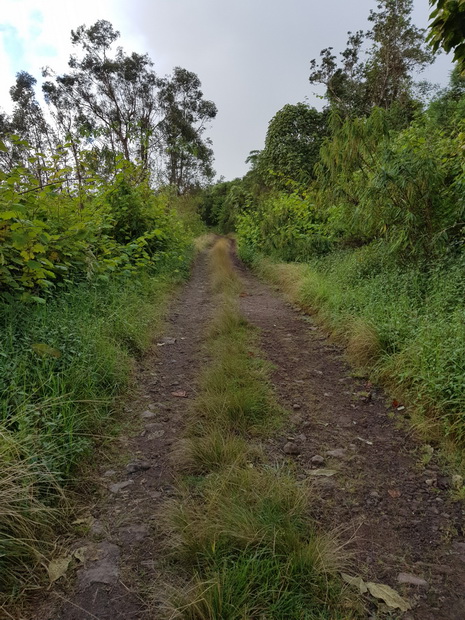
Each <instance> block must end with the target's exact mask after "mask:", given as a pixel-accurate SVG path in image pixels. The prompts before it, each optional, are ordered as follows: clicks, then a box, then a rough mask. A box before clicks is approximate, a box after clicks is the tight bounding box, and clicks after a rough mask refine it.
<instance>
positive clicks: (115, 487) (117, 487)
mask: <svg viewBox="0 0 465 620" xmlns="http://www.w3.org/2000/svg"><path fill="white" fill-rule="evenodd" d="M131 484H134V480H125V481H124V482H115V484H110V486H109V487H108V488H109V489H110V491H111V492H112V493H119V492H120V491H122V490H123V489H125V488H126V487H129V486H130V485H131Z"/></svg>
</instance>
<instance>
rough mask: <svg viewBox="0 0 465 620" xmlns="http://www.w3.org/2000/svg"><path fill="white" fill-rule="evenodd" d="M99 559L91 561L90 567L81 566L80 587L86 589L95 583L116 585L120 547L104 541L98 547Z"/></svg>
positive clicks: (79, 573) (79, 572) (78, 574)
mask: <svg viewBox="0 0 465 620" xmlns="http://www.w3.org/2000/svg"><path fill="white" fill-rule="evenodd" d="M96 554H97V556H98V557H99V559H98V560H96V561H94V562H91V563H90V566H89V567H87V566H86V567H84V568H81V569H80V570H79V571H78V573H77V576H78V581H79V587H80V588H81V589H83V590H84V589H86V588H88V587H89V586H90V585H92V584H93V583H104V584H106V585H114V584H115V583H116V582H117V581H118V577H119V568H118V562H119V556H120V549H119V547H118V546H117V545H113V544H112V543H109V542H107V541H103V542H102V543H100V544H99V545H98V546H97V547H96Z"/></svg>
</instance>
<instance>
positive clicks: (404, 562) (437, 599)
mask: <svg viewBox="0 0 465 620" xmlns="http://www.w3.org/2000/svg"><path fill="white" fill-rule="evenodd" d="M236 267H237V269H238V270H239V271H240V274H241V277H242V279H243V282H244V290H243V293H242V294H241V310H242V312H243V314H244V316H245V318H246V319H247V320H248V321H249V322H250V323H251V324H253V325H255V326H256V327H257V328H258V329H259V330H260V346H261V349H262V351H263V352H264V354H265V357H266V358H267V359H268V360H269V361H270V362H271V363H272V364H273V367H274V370H273V371H272V379H273V383H274V387H275V390H276V394H277V396H278V399H279V400H280V402H281V404H282V405H283V406H284V407H285V408H286V409H287V410H289V411H290V415H289V423H288V425H287V427H286V428H285V429H283V430H281V431H280V433H279V435H278V436H276V437H274V438H273V439H272V440H271V441H269V442H268V444H267V448H266V449H267V450H268V451H269V454H270V455H271V457H272V459H273V460H275V461H276V462H292V463H294V464H295V468H296V473H297V475H298V476H299V477H301V478H310V479H312V480H314V482H313V485H314V493H313V500H312V503H311V506H310V511H311V513H312V515H313V516H314V517H315V518H316V519H317V520H318V522H319V523H320V524H321V525H322V526H323V527H324V528H326V529H328V530H332V529H334V528H340V529H341V532H342V534H341V535H342V538H343V539H345V540H347V541H349V542H348V548H350V550H351V551H352V552H353V554H354V559H353V562H352V574H353V575H360V576H361V577H363V578H364V579H366V580H367V581H371V582H378V583H383V584H388V585H390V586H392V587H393V588H395V589H396V590H397V591H398V592H399V593H401V594H402V595H403V596H404V598H406V599H407V600H408V601H409V602H410V603H411V605H412V610H410V611H408V612H406V613H405V614H404V615H401V614H400V615H396V614H397V613H398V612H391V615H383V610H382V607H381V608H379V607H378V605H377V603H376V602H375V601H374V600H373V601H370V600H369V599H368V598H367V612H366V617H367V618H384V617H385V618H387V617H390V618H398V617H399V618H400V617H402V618H405V619H412V618H414V619H415V620H463V619H464V618H465V591H464V586H463V584H464V583H465V542H464V538H463V534H464V531H463V528H464V509H463V505H462V503H460V502H455V501H452V499H451V489H452V481H451V480H450V479H449V478H448V477H447V476H446V475H443V474H442V473H441V471H440V469H439V466H438V464H437V463H436V461H435V455H434V453H433V454H429V453H425V452H423V451H422V450H423V448H422V447H421V446H420V445H419V444H418V443H416V442H415V439H414V438H413V437H412V434H411V433H409V432H408V431H407V430H406V429H405V426H404V427H402V426H401V425H400V424H399V417H400V416H405V415H406V414H408V410H407V409H401V411H398V410H397V409H396V410H394V409H393V408H392V406H391V404H390V403H389V401H388V399H387V397H386V396H385V395H384V394H383V393H382V392H381V391H379V390H378V389H376V388H375V387H374V386H372V385H370V384H368V383H367V381H366V380H365V379H363V378H354V377H353V376H352V374H351V370H350V368H349V366H348V365H347V363H346V362H345V361H344V355H343V351H342V350H341V349H340V348H338V347H336V346H334V345H333V344H331V342H330V341H329V340H328V339H327V337H326V336H325V335H324V334H323V333H322V332H321V331H320V330H319V329H318V328H317V327H316V326H315V325H314V324H313V323H312V321H311V319H310V318H309V317H307V316H305V315H304V314H303V313H301V312H300V311H298V310H296V309H294V308H292V307H291V306H290V304H288V303H286V302H285V301H284V300H283V298H282V297H281V296H280V295H279V293H278V292H275V291H273V290H272V289H270V288H269V287H268V286H266V285H264V284H263V283H261V282H259V281H258V280H257V278H256V277H255V276H254V275H253V274H251V273H250V272H249V271H248V270H247V269H246V268H245V267H244V266H242V265H241V264H240V262H239V261H236ZM213 310H214V308H213V303H212V297H211V295H210V293H209V286H208V278H207V275H206V259H205V255H201V256H200V257H199V259H198V261H197V263H196V265H195V267H194V269H193V273H192V277H191V279H190V281H189V283H188V284H187V285H186V286H185V287H184V289H183V290H182V291H181V293H180V294H179V296H178V298H177V299H176V300H175V302H174V303H173V305H172V311H171V314H170V317H169V320H168V321H167V323H166V330H165V333H164V334H163V337H159V338H158V339H157V341H156V342H154V345H153V348H152V350H151V351H150V353H149V354H148V355H147V356H146V358H145V359H144V360H143V362H142V363H141V364H140V367H139V369H138V371H137V392H136V393H135V394H134V396H133V398H131V400H130V402H128V404H127V406H126V415H127V419H128V423H129V424H128V428H130V429H131V430H130V432H129V433H127V434H125V435H124V436H123V437H121V439H120V440H119V442H118V444H117V445H116V446H115V450H114V452H115V453H116V454H117V455H119V456H117V457H115V461H114V462H112V463H110V464H109V465H108V466H105V467H104V468H103V469H102V471H101V477H100V486H101V494H100V496H99V497H96V498H95V502H94V504H93V506H91V507H89V515H88V516H89V521H88V523H89V531H88V533H87V534H86V535H85V537H83V538H82V539H80V540H79V541H77V542H76V543H75V545H74V546H73V549H79V551H78V552H77V554H76V555H77V557H79V568H78V570H77V572H76V574H75V579H69V582H72V583H73V585H71V586H70V587H69V588H68V587H66V588H65V586H61V587H57V588H56V589H55V590H54V591H53V592H52V594H51V595H50V597H49V598H48V600H47V601H46V602H45V603H44V604H43V605H42V606H41V607H40V609H39V610H38V611H36V612H34V614H35V615H33V616H32V617H31V618H34V620H45V619H49V620H86V619H87V618H94V619H95V618H97V619H98V620H108V619H111V620H123V619H124V620H129V619H131V618H134V619H150V620H152V619H154V620H155V619H158V618H163V617H164V611H163V608H162V600H163V597H164V594H165V593H166V584H165V583H164V572H163V566H164V563H165V562H166V558H165V555H166V550H165V549H164V544H163V539H162V538H163V537H162V534H161V529H160V527H159V519H158V515H159V513H160V510H161V509H162V507H163V505H164V503H165V502H166V501H167V499H169V498H170V497H171V496H172V495H173V493H175V490H174V487H173V482H174V480H175V478H176V476H177V473H178V472H177V471H176V466H175V464H174V461H173V459H172V458H171V455H172V451H173V449H174V446H175V444H176V441H177V440H178V439H179V438H180V437H181V436H182V433H183V428H184V425H185V419H186V415H187V412H188V409H189V403H190V401H191V399H192V398H193V397H194V396H195V394H196V377H197V376H198V373H199V371H200V369H201V367H202V365H203V364H204V363H205V362H206V361H207V360H206V359H205V353H204V352H203V349H202V342H203V339H204V333H205V329H206V326H207V325H208V323H209V320H210V318H211V316H212V312H213ZM425 454H426V456H425ZM322 470H323V471H324V472H326V474H325V475H315V472H320V473H321V471H322ZM58 583H59V584H60V583H61V582H58ZM68 585H69V583H68ZM380 609H381V611H380ZM225 620H227V619H225Z"/></svg>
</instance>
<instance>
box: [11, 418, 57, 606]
mask: <svg viewBox="0 0 465 620" xmlns="http://www.w3.org/2000/svg"><path fill="white" fill-rule="evenodd" d="M51 496H54V497H55V500H56V501H55V506H56V507H54V508H52V507H50V505H49V504H46V503H45V500H44V498H45V497H47V502H48V503H49V502H50V498H51ZM66 513H67V506H66V503H65V502H64V499H63V496H62V492H61V489H60V487H59V486H58V484H57V483H56V482H55V480H54V478H53V475H52V474H51V473H50V472H49V471H48V470H47V469H46V467H45V466H44V465H42V464H41V463H40V462H38V461H37V460H34V459H33V458H32V457H30V456H28V454H27V450H25V448H24V446H22V445H20V444H19V442H18V441H16V440H15V439H13V438H12V436H11V435H10V434H9V432H8V431H7V430H6V429H5V428H0V593H2V594H0V604H4V603H5V602H7V601H9V600H11V599H12V598H14V597H16V596H18V595H20V594H21V593H22V592H23V591H24V589H30V588H35V587H37V586H38V585H39V584H40V583H41V581H42V580H43V577H44V575H45V568H46V565H47V561H48V558H49V557H50V555H51V553H52V552H53V550H54V541H55V540H56V536H57V530H58V529H59V526H58V524H59V522H60V519H62V518H63V517H64V515H66Z"/></svg>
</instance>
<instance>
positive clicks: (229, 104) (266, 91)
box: [0, 0, 451, 179]
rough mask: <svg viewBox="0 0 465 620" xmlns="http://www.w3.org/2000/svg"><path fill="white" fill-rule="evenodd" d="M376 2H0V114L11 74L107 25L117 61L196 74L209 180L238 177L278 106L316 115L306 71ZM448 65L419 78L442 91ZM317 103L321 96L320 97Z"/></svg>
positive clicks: (60, 64) (362, 22) (423, 18)
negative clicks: (210, 162) (120, 54)
mask: <svg viewBox="0 0 465 620" xmlns="http://www.w3.org/2000/svg"><path fill="white" fill-rule="evenodd" d="M375 6H376V2H375V0H357V1H356V2H347V0H326V2H316V1H312V0H287V2H283V1H282V0H235V1H234V2H231V1H229V0H228V1H225V0H132V2H127V1H125V0H99V2H95V0H80V1H79V2H78V1H76V0H47V2H43V1H40V0H2V17H1V19H2V23H1V24H0V36H1V39H2V45H1V46H0V106H1V107H3V108H8V106H9V97H8V90H9V88H10V86H11V85H12V84H13V82H14V76H15V73H16V72H17V71H20V70H26V71H29V72H30V73H32V74H33V75H35V76H36V77H38V78H39V76H40V69H41V67H43V66H45V65H50V66H51V67H53V68H54V69H55V70H57V71H63V70H65V68H66V63H67V59H68V56H69V53H70V52H71V44H70V37H69V33H70V30H71V28H76V27H77V26H79V25H80V24H83V23H85V24H87V25H90V24H92V23H93V22H95V21H96V20H97V19H107V20H108V21H110V22H112V23H113V25H114V26H115V27H116V28H117V29H118V30H120V32H121V45H122V46H123V47H124V48H125V50H126V51H128V52H129V51H133V50H134V51H137V52H148V53H149V55H150V56H151V57H152V59H153V61H154V63H155V69H156V71H157V72H158V73H159V74H166V73H169V72H170V71H171V70H172V68H173V67H175V66H182V67H185V68H186V69H189V70H191V71H194V72H196V73H197V74H198V75H199V77H200V79H201V81H202V85H203V92H204V94H205V96H206V97H207V98H209V99H212V100H213V101H214V102H215V103H216V104H217V106H218V109H219V114H218V117H217V119H216V120H215V121H214V124H213V126H212V128H211V130H210V136H211V138H212V139H213V146H214V150H215V157H216V166H215V167H216V170H217V172H218V175H224V176H225V177H226V178H228V179H230V178H234V177H235V176H241V175H242V174H244V172H245V171H246V169H247V166H246V165H245V163H244V162H245V159H246V157H247V155H248V153H249V151H251V150H253V149H260V148H261V147H262V146H263V142H264V138H265V133H266V128H267V125H268V122H269V120H270V119H271V118H272V116H273V115H274V114H275V113H276V112H277V111H278V110H279V109H280V108H281V107H282V106H283V105H285V104H286V103H296V102H298V101H304V100H308V101H309V102H310V103H311V104H312V105H315V106H317V107H318V106H321V100H320V99H318V97H317V95H318V93H315V88H313V87H311V86H310V84H309V82H308V75H309V61H310V59H312V58H315V57H318V55H319V52H320V50H321V49H322V48H323V47H327V46H333V47H334V49H335V50H336V51H339V50H341V49H343V48H344V46H345V42H346V33H347V31H348V30H351V31H354V30H358V29H363V28H366V27H367V25H368V24H367V16H368V13H369V11H370V9H371V8H375ZM428 12H429V7H428V1H427V0H415V12H414V20H415V22H416V24H417V25H418V26H422V27H426V25H427V22H428ZM450 69H451V64H450V61H449V59H448V58H446V57H444V56H443V57H441V58H439V60H438V61H436V63H435V65H433V67H432V68H430V69H429V70H428V72H427V73H425V75H424V77H425V78H427V79H429V80H430V81H432V82H438V83H440V84H442V85H445V84H446V83H447V80H448V74H449V71H450ZM320 94H321V93H320Z"/></svg>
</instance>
